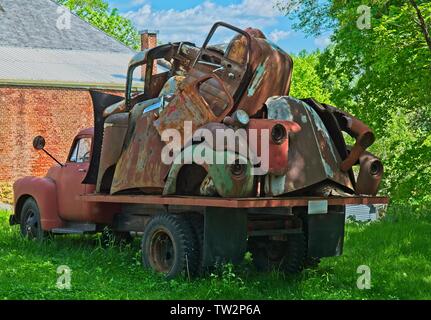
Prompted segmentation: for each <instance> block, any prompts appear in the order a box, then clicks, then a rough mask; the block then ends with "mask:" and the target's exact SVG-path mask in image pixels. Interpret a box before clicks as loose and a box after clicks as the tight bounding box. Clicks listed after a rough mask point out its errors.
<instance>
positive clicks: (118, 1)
mask: <svg viewBox="0 0 431 320" xmlns="http://www.w3.org/2000/svg"><path fill="white" fill-rule="evenodd" d="M274 1H275V0H230V1H229V0H206V1H205V0H204V1H202V0H200V1H199V0H177V1H172V0H108V2H109V3H110V5H111V8H118V9H119V10H120V13H121V14H123V15H124V16H127V17H128V18H130V19H131V20H132V21H133V23H134V24H135V25H136V27H137V28H138V29H139V30H143V29H149V30H158V31H159V38H160V40H161V41H163V42H168V41H181V40H183V41H192V42H195V43H196V44H197V45H199V46H200V45H201V44H202V42H203V40H204V38H205V36H206V34H207V33H208V31H209V29H210V27H211V25H212V24H213V23H214V22H216V21H219V20H221V21H225V22H229V23H231V24H233V25H236V26H238V27H241V28H246V27H254V28H259V29H261V30H262V31H264V33H265V34H266V36H267V37H268V38H270V39H271V40H272V41H274V42H276V43H277V44H278V45H279V46H280V47H282V48H283V49H285V50H286V51H287V52H290V53H298V52H299V51H301V50H303V49H306V50H307V51H313V50H316V49H318V48H319V49H323V48H325V47H326V46H327V45H328V43H329V37H328V35H323V36H322V37H319V38H312V37H309V38H307V37H305V35H304V34H303V33H301V32H297V31H294V30H292V28H291V22H290V20H289V19H287V18H286V17H284V16H283V15H282V14H281V13H280V12H279V11H278V10H276V9H275V8H274Z"/></svg>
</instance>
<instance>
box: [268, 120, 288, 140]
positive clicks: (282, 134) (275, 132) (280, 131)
mask: <svg viewBox="0 0 431 320" xmlns="http://www.w3.org/2000/svg"><path fill="white" fill-rule="evenodd" d="M271 138H272V141H273V142H274V143H275V144H282V143H283V142H284V140H286V138H287V131H286V128H285V127H284V126H283V125H282V124H279V123H278V124H276V125H275V126H274V127H272V131H271Z"/></svg>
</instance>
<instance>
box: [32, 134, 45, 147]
mask: <svg viewBox="0 0 431 320" xmlns="http://www.w3.org/2000/svg"><path fill="white" fill-rule="evenodd" d="M33 148H35V149H36V150H42V149H43V148H45V138H44V137H42V136H37V137H34V139H33Z"/></svg>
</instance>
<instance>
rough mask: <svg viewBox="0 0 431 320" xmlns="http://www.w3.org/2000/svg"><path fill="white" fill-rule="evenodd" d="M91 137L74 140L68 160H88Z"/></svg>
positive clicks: (79, 161) (82, 161)
mask: <svg viewBox="0 0 431 320" xmlns="http://www.w3.org/2000/svg"><path fill="white" fill-rule="evenodd" d="M90 154H91V138H81V139H79V140H77V141H76V143H75V145H74V147H73V151H72V153H71V155H70V158H69V162H75V163H84V162H89V161H90Z"/></svg>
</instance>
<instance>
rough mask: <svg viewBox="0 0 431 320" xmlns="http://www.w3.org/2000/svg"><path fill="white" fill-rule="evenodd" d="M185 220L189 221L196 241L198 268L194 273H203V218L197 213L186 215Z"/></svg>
mask: <svg viewBox="0 0 431 320" xmlns="http://www.w3.org/2000/svg"><path fill="white" fill-rule="evenodd" d="M186 217H187V219H188V220H189V222H190V224H191V226H192V228H193V232H194V233H195V237H196V240H197V250H198V254H199V258H198V259H199V261H198V268H197V271H196V274H197V275H201V274H203V273H204V267H203V258H204V217H203V215H202V214H199V213H187V214H186Z"/></svg>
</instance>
